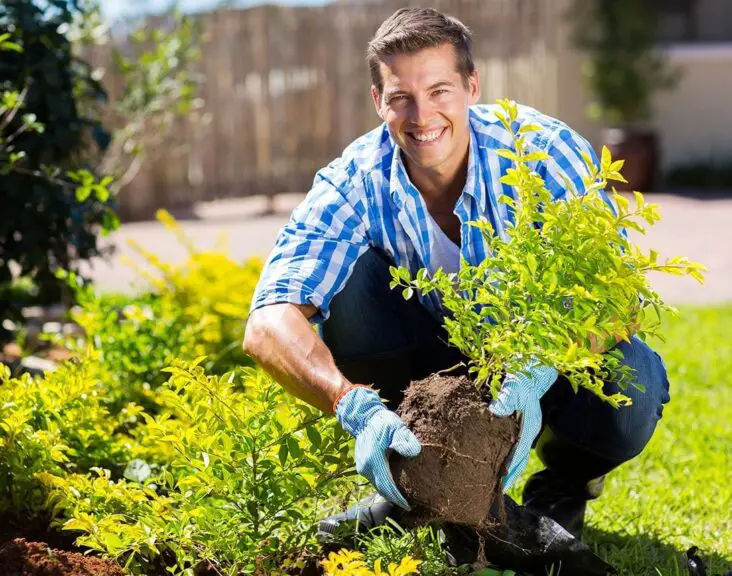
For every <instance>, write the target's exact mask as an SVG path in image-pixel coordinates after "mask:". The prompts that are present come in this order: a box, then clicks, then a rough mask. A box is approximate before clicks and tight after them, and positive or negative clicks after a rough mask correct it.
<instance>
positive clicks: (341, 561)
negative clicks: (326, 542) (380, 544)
mask: <svg viewBox="0 0 732 576" xmlns="http://www.w3.org/2000/svg"><path fill="white" fill-rule="evenodd" d="M381 564H382V561H381V559H380V558H379V559H377V560H376V561H375V562H374V568H373V570H370V569H369V568H368V567H367V565H366V562H364V560H363V555H362V554H361V553H360V552H353V551H351V550H340V551H339V552H331V553H330V554H329V555H328V559H327V560H323V567H324V568H325V574H326V576H409V575H410V574H419V572H417V568H418V567H419V565H420V561H419V560H415V559H413V558H410V557H409V556H406V557H404V558H402V560H401V562H399V564H396V563H394V562H390V563H389V566H388V568H387V569H385V570H382V568H381Z"/></svg>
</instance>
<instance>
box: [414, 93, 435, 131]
mask: <svg viewBox="0 0 732 576" xmlns="http://www.w3.org/2000/svg"><path fill="white" fill-rule="evenodd" d="M409 108H410V115H409V116H410V118H409V119H410V120H411V121H412V122H413V123H414V124H415V125H416V126H419V127H424V126H429V123H430V120H431V119H432V115H433V114H434V108H433V106H432V103H431V102H430V99H429V98H426V97H417V98H414V99H413V100H412V102H411V105H410V107H409Z"/></svg>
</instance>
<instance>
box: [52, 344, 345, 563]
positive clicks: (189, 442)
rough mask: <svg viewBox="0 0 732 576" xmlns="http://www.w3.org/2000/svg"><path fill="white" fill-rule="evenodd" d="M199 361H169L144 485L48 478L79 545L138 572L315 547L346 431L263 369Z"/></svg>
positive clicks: (254, 559)
mask: <svg viewBox="0 0 732 576" xmlns="http://www.w3.org/2000/svg"><path fill="white" fill-rule="evenodd" d="M200 362H201V359H199V360H198V361H196V362H193V363H176V365H175V366H173V367H171V368H170V369H169V371H170V372H171V373H172V376H171V379H170V381H169V382H168V383H167V384H166V386H165V388H164V389H162V390H161V391H160V392H159V393H160V395H161V397H162V398H161V402H162V404H163V406H164V410H163V412H162V413H161V414H160V415H158V416H156V417H151V416H147V415H146V416H145V420H146V424H145V425H144V426H142V427H140V428H139V429H138V430H137V431H136V433H135V437H136V440H137V444H138V446H139V449H140V450H141V453H140V455H142V456H144V457H146V458H147V459H148V462H149V464H150V466H149V467H148V468H144V467H140V468H139V469H143V470H146V472H145V473H144V474H142V475H140V476H138V477H137V478H136V480H138V481H139V482H140V486H137V487H136V486H135V485H134V484H130V483H129V482H124V481H120V482H113V481H112V480H110V477H109V475H108V473H105V472H100V473H99V476H98V477H97V478H94V479H92V478H89V477H84V476H70V477H67V478H63V477H60V476H52V475H50V474H46V475H44V476H43V479H44V482H45V483H46V484H47V485H49V486H50V487H52V488H53V489H54V492H53V495H52V497H51V500H52V502H53V503H54V507H55V510H56V512H63V514H64V516H66V517H70V519H69V520H68V521H67V522H66V523H65V525H64V527H65V528H66V529H68V530H80V531H82V532H84V535H83V536H81V537H80V538H79V540H78V542H79V543H80V544H83V545H84V546H87V547H89V548H91V549H93V550H97V551H101V552H103V553H105V554H107V555H110V556H113V557H117V558H118V559H119V561H120V562H122V563H124V564H125V566H126V567H127V568H128V569H129V570H131V571H132V573H135V574H147V573H148V570H149V569H150V567H151V566H154V565H155V563H156V562H160V561H164V563H165V564H166V565H168V566H170V568H171V571H172V572H173V573H183V572H184V571H185V570H187V569H191V568H192V567H194V566H197V565H199V564H200V563H202V562H204V561H208V562H210V563H211V564H212V565H214V566H215V567H216V570H218V572H219V573H222V574H230V575H232V576H233V575H234V574H240V573H241V574H275V573H277V571H278V569H279V568H280V567H281V566H282V565H283V564H285V563H286V561H287V560H290V562H294V561H296V559H297V558H298V557H299V555H300V554H301V553H302V552H303V550H305V549H307V548H308V547H311V546H312V536H313V530H314V528H315V526H316V525H317V522H316V519H317V517H318V515H319V514H322V513H324V512H325V511H327V509H328V508H327V507H326V506H325V505H324V500H325V499H327V498H329V497H333V496H335V495H336V494H339V493H341V492H342V490H343V489H344V486H346V485H345V484H344V482H345V480H344V478H345V477H346V476H348V475H350V474H352V472H351V470H350V468H349V466H350V461H351V459H350V458H349V445H348V442H347V441H348V435H347V434H346V433H345V432H343V430H342V429H340V428H339V427H334V426H332V425H331V424H329V423H327V422H325V421H324V420H323V417H322V415H320V414H319V413H316V411H315V409H313V408H312V407H310V406H308V405H306V404H304V403H300V402H293V401H292V400H291V398H290V397H288V396H287V395H286V394H285V392H284V391H283V390H282V388H281V387H280V386H279V385H277V384H276V383H274V382H273V381H272V380H270V379H269V378H268V377H267V376H265V375H264V373H263V372H261V371H259V372H257V371H254V370H253V369H248V370H246V371H244V372H243V373H242V372H239V373H235V372H231V373H228V374H225V375H223V376H210V375H207V374H205V372H204V370H203V368H202V367H201V366H199V365H198V364H200ZM346 487H347V486H346ZM173 567H174V568H173Z"/></svg>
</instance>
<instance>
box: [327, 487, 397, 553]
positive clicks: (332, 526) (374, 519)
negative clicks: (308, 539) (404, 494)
mask: <svg viewBox="0 0 732 576" xmlns="http://www.w3.org/2000/svg"><path fill="white" fill-rule="evenodd" d="M399 510H401V509H400V508H399V507H398V506H397V505H396V504H393V503H391V502H389V501H388V500H385V499H384V498H383V497H382V496H380V495H379V494H372V495H371V496H367V497H366V498H364V499H363V500H361V501H360V502H359V503H358V504H356V505H355V506H353V507H352V508H349V509H348V510H346V511H345V512H341V513H340V514H335V515H333V516H329V517H328V518H324V519H323V520H321V521H320V524H318V532H317V534H316V537H317V539H318V541H319V542H320V543H321V544H330V545H335V544H338V545H351V544H353V541H354V537H355V536H356V534H364V533H366V532H368V531H369V530H371V529H372V528H375V527H376V526H380V525H381V524H383V523H384V522H386V519H387V518H393V517H395V516H396V515H398V511H399Z"/></svg>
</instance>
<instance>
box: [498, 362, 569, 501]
mask: <svg viewBox="0 0 732 576" xmlns="http://www.w3.org/2000/svg"><path fill="white" fill-rule="evenodd" d="M527 372H528V373H529V376H525V375H523V374H517V375H514V374H508V375H507V376H506V378H505V379H504V380H503V386H502V387H501V393H500V394H499V396H498V398H497V399H495V400H494V401H493V402H491V404H490V406H489V407H488V409H489V410H490V411H491V412H492V413H493V414H495V415H496V416H510V415H511V414H513V413H514V412H521V413H522V414H523V418H522V421H521V433H520V435H519V441H518V444H517V445H516V450H515V451H514V453H513V456H512V457H511V462H510V463H509V466H508V473H507V474H506V476H505V477H504V479H503V490H504V491H506V490H508V489H509V488H510V487H511V486H512V485H513V483H514V482H515V481H516V479H517V478H518V477H519V476H520V475H521V472H523V470H524V468H525V467H526V463H527V462H528V461H529V452H530V451H531V445H532V444H533V443H534V439H535V438H536V436H537V435H538V434H539V431H540V430H541V405H540V404H539V400H541V397H542V396H543V395H544V394H545V393H546V391H547V390H548V389H549V387H550V386H551V385H552V384H553V383H554V381H555V380H556V379H557V376H558V375H559V374H558V372H557V371H556V370H555V369H554V368H549V367H547V366H537V365H533V366H531V367H529V368H528V369H527Z"/></svg>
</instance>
